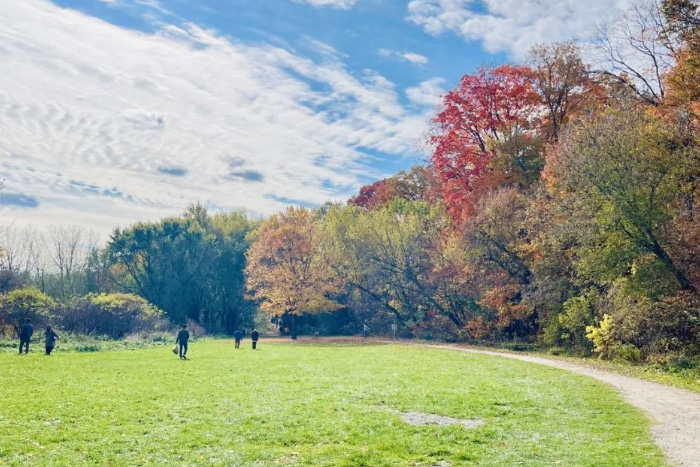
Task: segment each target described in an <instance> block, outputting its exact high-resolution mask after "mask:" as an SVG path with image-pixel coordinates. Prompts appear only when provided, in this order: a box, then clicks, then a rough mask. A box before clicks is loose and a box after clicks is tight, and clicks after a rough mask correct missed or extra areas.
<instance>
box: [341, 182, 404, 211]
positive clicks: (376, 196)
mask: <svg viewBox="0 0 700 467" xmlns="http://www.w3.org/2000/svg"><path fill="white" fill-rule="evenodd" d="M393 197H394V190H393V189H392V186H391V183H390V179H386V178H384V179H382V180H378V181H376V182H374V183H372V184H371V185H365V186H363V187H362V188H360V193H359V194H358V195H357V196H354V197H352V198H350V204H354V205H355V206H359V207H361V208H364V209H366V210H368V211H371V210H373V209H377V208H380V207H382V206H384V205H385V204H387V203H388V202H389V201H391V199H392V198H393Z"/></svg>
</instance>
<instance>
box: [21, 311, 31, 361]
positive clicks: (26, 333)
mask: <svg viewBox="0 0 700 467" xmlns="http://www.w3.org/2000/svg"><path fill="white" fill-rule="evenodd" d="M33 334H34V326H32V321H31V320H30V319H29V318H27V319H26V320H24V324H23V325H22V329H20V331H19V353H20V354H21V353H22V346H24V348H25V350H24V353H25V355H26V354H28V353H29V341H30V340H32V335H33Z"/></svg>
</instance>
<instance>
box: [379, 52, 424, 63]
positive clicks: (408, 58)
mask: <svg viewBox="0 0 700 467" xmlns="http://www.w3.org/2000/svg"><path fill="white" fill-rule="evenodd" d="M377 53H378V54H379V55H380V56H381V57H394V58H398V59H399V60H402V61H404V62H410V63H413V64H414V65H425V64H427V63H428V57H426V56H425V55H421V54H417V53H415V52H404V51H398V50H389V49H384V48H382V49H379V50H377Z"/></svg>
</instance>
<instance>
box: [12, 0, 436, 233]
mask: <svg viewBox="0 0 700 467" xmlns="http://www.w3.org/2000/svg"><path fill="white" fill-rule="evenodd" d="M401 93H402V91H401V90H397V89H396V86H395V85H394V84H393V83H391V82H389V81H388V80H387V79H386V78H385V77H383V76H382V75H380V74H378V73H376V72H372V71H366V72H365V73H364V74H362V75H359V76H357V75H354V74H352V73H350V72H349V71H348V70H347V69H346V67H345V66H344V64H343V63H342V61H341V60H340V58H338V59H335V60H328V61H326V60H324V61H322V62H317V61H314V60H312V59H310V58H308V57H305V56H303V55H299V54H298V53H294V52H291V51H289V50H286V49H284V48H281V47H276V46H272V45H265V44H262V45H247V44H245V43H241V42H237V41H233V40H230V39H228V38H226V37H224V36H221V35H219V34H218V33H216V32H215V31H211V30H206V29H203V28H200V27H198V26H196V25H193V24H168V25H163V26H162V27H160V29H158V31H157V32H155V33H153V34H147V33H143V32H138V31H134V30H128V29H125V28H121V27H118V26H115V25H112V24H109V23H106V22H103V21H101V20H99V19H97V18H94V17H90V16H87V15H85V14H82V13H80V12H77V11H74V10H70V9H63V8H60V7H58V6H56V5H54V4H52V3H50V2H48V1H46V0H23V1H21V2H6V3H4V4H3V6H2V13H1V14H0V128H2V129H3V130H2V133H3V134H2V138H0V161H2V162H1V163H0V173H2V175H3V177H4V178H5V179H6V183H7V192H8V193H15V192H16V193H23V192H25V191H26V190H30V191H31V193H32V196H33V197H34V199H35V200H39V199H40V200H41V204H40V205H39V206H37V209H34V210H32V211H27V212H23V213H22V214H21V219H20V220H21V221H23V222H39V223H65V222H71V223H85V224H88V225H89V226H91V227H93V228H96V229H98V230H102V231H104V230H105V229H109V228H110V227H111V226H113V225H114V224H116V223H119V224H122V225H123V224H126V223H129V222H132V221H134V220H142V219H153V218H157V217H161V216H163V215H169V214H173V213H177V212H180V211H181V210H182V209H184V207H185V206H186V205H187V204H189V203H191V202H193V201H202V202H204V203H206V204H208V205H212V206H220V207H223V208H227V209H237V208H245V209H248V210H249V211H252V212H256V213H262V214H269V213H271V212H274V211H276V210H278V209H280V208H281V207H282V205H283V204H284V202H285V200H295V202H296V201H303V202H304V203H311V204H321V203H323V202H325V201H326V200H328V199H329V198H335V199H337V198H338V197H341V198H342V197H345V196H347V195H348V194H349V193H347V192H338V191H337V190H335V189H332V188H330V187H344V188H345V189H347V190H351V189H354V188H356V187H358V186H359V185H361V184H363V183H364V181H365V180H366V177H367V176H372V175H373V174H374V171H373V170H372V169H370V168H368V164H373V163H374V162H375V161H374V158H375V157H378V156H381V157H389V158H391V157H394V158H403V157H404V156H405V155H406V154H411V153H414V151H415V139H416V138H417V137H419V136H420V135H421V134H422V133H423V132H424V129H425V126H426V121H427V117H426V115H425V114H424V113H423V110H409V109H407V108H406V107H404V106H403V105H402V104H401ZM231 154H236V158H237V159H238V160H240V161H241V162H240V163H239V165H238V167H237V168H232V166H231V164H230V162H231V156H230V155H231ZM319 161H324V162H323V163H320V162H319ZM184 175H186V176H184ZM76 182H78V183H79V184H82V185H76ZM242 182H245V183H242ZM251 182H255V183H251ZM85 187H88V188H89V189H86V188H85ZM16 205H17V203H15V206H16ZM8 211H10V212H9V214H10V215H11V214H12V212H13V211H12V209H11V208H7V209H6V211H5V212H4V216H5V217H7V214H8Z"/></svg>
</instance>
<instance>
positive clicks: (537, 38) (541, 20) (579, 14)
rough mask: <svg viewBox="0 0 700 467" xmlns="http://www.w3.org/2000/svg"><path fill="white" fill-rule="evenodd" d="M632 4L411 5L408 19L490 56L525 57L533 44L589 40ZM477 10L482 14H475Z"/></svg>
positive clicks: (536, 0)
mask: <svg viewBox="0 0 700 467" xmlns="http://www.w3.org/2000/svg"><path fill="white" fill-rule="evenodd" d="M632 1H633V0H587V1H581V0H557V1H552V0H483V1H480V2H476V1H475V0H412V1H411V2H410V3H409V4H408V19H409V20H410V21H412V22H414V23H416V24H418V25H420V26H422V27H423V29H424V30H425V31H426V32H428V33H430V34H433V35H439V34H442V33H443V32H446V31H454V32H456V33H458V34H460V35H461V36H462V37H463V38H464V39H466V40H469V41H472V40H476V41H481V42H483V45H484V48H485V50H486V51H488V52H507V53H509V54H511V55H512V56H514V57H516V58H523V57H524V56H525V55H526V54H527V52H528V50H529V49H530V47H531V46H532V45H533V44H535V43H540V42H553V41H562V40H568V39H580V40H584V41H585V40H588V39H591V38H592V36H593V35H595V33H596V26H597V25H598V24H601V23H603V22H605V21H607V20H610V19H612V18H614V17H616V16H618V15H619V14H620V13H621V12H622V11H624V10H625V9H627V7H629V5H630V4H631V3H632ZM477 8H478V9H477Z"/></svg>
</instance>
